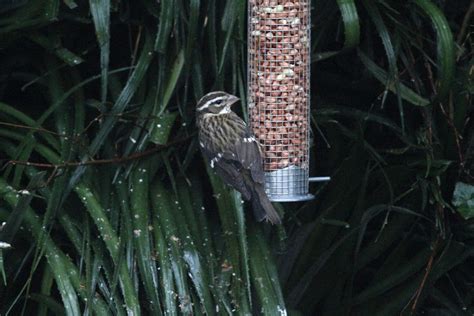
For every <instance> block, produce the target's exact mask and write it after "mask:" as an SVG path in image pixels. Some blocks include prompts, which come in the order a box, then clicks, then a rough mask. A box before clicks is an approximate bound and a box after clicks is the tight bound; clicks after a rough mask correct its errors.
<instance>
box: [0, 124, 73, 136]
mask: <svg viewBox="0 0 474 316" xmlns="http://www.w3.org/2000/svg"><path fill="white" fill-rule="evenodd" d="M0 125H2V126H8V127H15V128H21V129H28V130H31V131H37V132H44V133H48V134H53V135H57V136H65V135H61V134H58V133H56V132H53V131H50V130H47V129H45V128H42V127H31V126H27V125H21V124H13V123H6V122H0Z"/></svg>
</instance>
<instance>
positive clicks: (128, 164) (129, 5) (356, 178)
mask: <svg viewBox="0 0 474 316" xmlns="http://www.w3.org/2000/svg"><path fill="white" fill-rule="evenodd" d="M473 13H474V4H473V3H472V2H470V1H467V0H459V1H457V2H456V5H455V6H452V5H450V2H447V1H446V2H445V1H443V0H438V1H435V0H410V1H395V0H363V1H354V0H321V1H313V14H312V20H313V24H314V27H313V38H312V43H313V47H312V60H313V64H312V78H313V82H312V86H313V89H312V100H313V105H314V107H313V110H312V120H313V123H314V125H313V130H314V132H313V136H314V146H313V147H312V159H313V162H312V166H313V169H314V170H312V171H311V172H312V174H314V175H331V176H332V180H331V181H330V182H329V183H328V184H327V185H324V186H322V187H315V188H312V191H313V192H314V193H317V198H316V199H315V200H313V201H310V202H307V203H305V204H301V205H300V204H282V205H279V208H280V209H281V210H283V211H284V214H285V221H284V222H285V223H284V225H283V226H281V227H269V226H268V225H265V224H260V223H255V222H254V220H253V218H252V216H251V212H247V211H245V208H247V205H242V203H241V201H240V198H239V197H238V196H237V195H236V194H235V192H232V191H230V190H229V189H228V188H226V187H224V186H223V185H222V183H221V182H220V181H219V179H217V178H216V177H215V176H214V175H213V173H212V172H211V171H209V170H206V169H205V167H204V164H203V161H202V159H201V155H200V154H199V150H198V146H197V144H196V137H195V127H194V105H195V102H196V100H197V99H198V98H199V97H200V96H202V95H203V94H204V93H205V92H207V91H210V90H214V89H225V90H227V91H229V92H232V93H236V94H238V95H240V96H241V98H242V100H243V102H242V104H243V106H242V113H243V114H245V113H246V111H245V106H244V105H245V99H246V98H245V95H246V60H245V59H246V47H245V41H246V1H243V0H236V1H216V0H203V1H201V0H190V1H184V0H177V1H171V0H161V1H158V2H157V1H151V0H140V1H133V2H132V1H119V0H115V1H110V0H90V1H89V3H86V2H84V1H74V0H64V1H59V0H43V1H39V0H29V1H16V2H14V1H0V15H1V19H0V34H1V35H0V45H1V48H2V49H1V50H0V55H1V56H0V65H1V67H0V155H1V156H0V157H1V160H0V161H1V163H2V166H3V168H2V169H1V177H0V222H5V224H3V225H2V227H1V230H0V241H1V242H2V244H0V245H1V247H0V281H1V282H0V284H1V285H0V301H1V302H2V304H1V306H0V314H1V315H22V314H25V315H31V314H35V315H48V314H68V315H79V314H99V315H111V314H112V315H125V314H132V315H140V314H144V315H148V314H152V315H177V314H187V315H191V314H195V315H201V314H209V315H214V314H232V313H238V314H258V313H264V314H266V315H278V314H281V315H284V314H286V313H287V312H288V313H289V314H291V315H314V314H317V315H396V314H401V313H402V314H416V313H427V314H429V315H431V314H433V315H434V314H436V315H437V314H447V315H471V314H472V313H474V286H473V284H474V277H473V275H474V274H473V268H472V267H473V266H474V258H473V256H474V222H473V218H472V214H471V216H466V213H465V212H464V211H460V210H459V209H457V208H456V206H459V205H471V204H472V203H471V204H469V203H470V202H472V200H471V201H470V202H469V201H468V200H466V199H464V200H463V196H464V195H461V194H455V195H454V196H453V192H455V186H456V184H457V183H465V184H466V185H467V186H470V187H472V186H471V185H470V183H472V182H473V181H472V179H473V171H474V168H473V165H472V161H473V158H474V134H473V128H472V124H473V123H472V120H469V115H471V114H472V110H473V108H472V103H471V101H472V99H471V94H472V92H473V90H474V87H473V78H472V75H473V67H474V64H473V58H472V57H473V56H472V43H473V42H472V41H473V38H472V34H471V33H470V29H469V26H470V24H472V14H473ZM457 191H458V192H459V187H458V190H457ZM451 201H453V202H451ZM458 202H459V203H461V204H459V205H458ZM458 211H459V212H460V213H461V214H458V213H457V212H458ZM471 213H472V212H471ZM461 215H462V216H464V218H463V217H462V216H461ZM10 245H11V247H10Z"/></svg>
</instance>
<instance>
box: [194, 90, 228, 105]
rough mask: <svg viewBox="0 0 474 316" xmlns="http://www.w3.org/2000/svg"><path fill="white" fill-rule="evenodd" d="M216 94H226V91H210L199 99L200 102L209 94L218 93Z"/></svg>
mask: <svg viewBox="0 0 474 316" xmlns="http://www.w3.org/2000/svg"><path fill="white" fill-rule="evenodd" d="M216 94H225V92H223V91H214V92H210V93H208V94H206V95H204V96H203V97H202V98H200V99H199V101H198V103H199V102H201V101H202V100H203V99H204V98H207V97H209V96H213V95H216Z"/></svg>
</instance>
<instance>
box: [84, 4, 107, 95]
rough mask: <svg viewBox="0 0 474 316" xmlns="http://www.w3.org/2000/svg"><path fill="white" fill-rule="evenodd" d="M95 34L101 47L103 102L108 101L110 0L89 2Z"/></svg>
mask: <svg viewBox="0 0 474 316" xmlns="http://www.w3.org/2000/svg"><path fill="white" fill-rule="evenodd" d="M89 4H90V11H91V14H92V19H93V20H94V26H95V33H96V36H97V41H98V42H99V47H100V68H101V73H102V90H101V96H102V102H103V103H105V101H106V100H107V85H108V71H109V55H110V30H109V28H110V0H89Z"/></svg>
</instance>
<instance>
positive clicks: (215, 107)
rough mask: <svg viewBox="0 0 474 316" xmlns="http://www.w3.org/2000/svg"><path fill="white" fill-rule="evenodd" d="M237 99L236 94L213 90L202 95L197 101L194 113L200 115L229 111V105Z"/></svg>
mask: <svg viewBox="0 0 474 316" xmlns="http://www.w3.org/2000/svg"><path fill="white" fill-rule="evenodd" d="M237 101H239V98H237V97H236V96H234V95H232V94H229V93H226V92H223V91H214V92H210V93H208V94H206V95H205V96H203V97H202V98H201V99H200V100H199V101H198V103H197V107H196V114H197V115H198V116H200V115H205V114H208V115H211V116H214V115H221V114H227V113H230V112H231V110H230V107H231V106H232V104H234V103H235V102H237Z"/></svg>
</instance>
